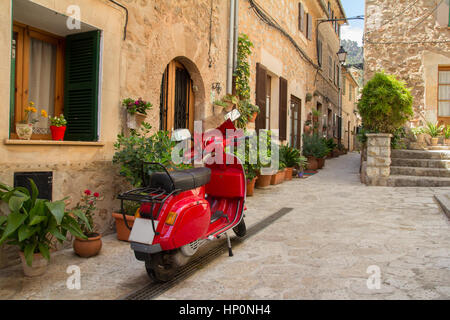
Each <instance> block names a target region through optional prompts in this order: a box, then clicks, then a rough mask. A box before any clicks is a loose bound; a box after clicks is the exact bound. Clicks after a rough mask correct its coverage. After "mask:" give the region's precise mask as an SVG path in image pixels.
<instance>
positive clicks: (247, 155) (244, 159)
mask: <svg viewBox="0 0 450 320" xmlns="http://www.w3.org/2000/svg"><path fill="white" fill-rule="evenodd" d="M245 135H246V136H247V135H248V133H245ZM250 141H251V139H245V149H244V153H242V149H240V148H236V149H235V151H234V154H235V155H236V156H237V157H238V158H239V160H240V161H241V163H242V165H243V167H244V171H245V176H246V178H247V180H253V179H254V178H256V177H257V176H258V174H259V170H260V169H261V164H260V163H259V162H258V161H252V160H254V159H252V155H255V156H257V144H255V143H251V142H250Z"/></svg>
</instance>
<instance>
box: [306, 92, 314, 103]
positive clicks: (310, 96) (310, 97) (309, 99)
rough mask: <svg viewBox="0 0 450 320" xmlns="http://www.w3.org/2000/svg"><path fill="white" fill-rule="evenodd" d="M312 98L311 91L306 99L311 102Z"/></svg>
mask: <svg viewBox="0 0 450 320" xmlns="http://www.w3.org/2000/svg"><path fill="white" fill-rule="evenodd" d="M312 99H313V95H312V94H311V93H309V92H308V93H307V94H306V97H305V101H306V102H310V101H312Z"/></svg>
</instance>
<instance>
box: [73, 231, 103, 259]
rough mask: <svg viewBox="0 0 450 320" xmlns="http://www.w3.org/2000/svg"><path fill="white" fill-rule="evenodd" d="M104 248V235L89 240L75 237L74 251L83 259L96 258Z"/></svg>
mask: <svg viewBox="0 0 450 320" xmlns="http://www.w3.org/2000/svg"><path fill="white" fill-rule="evenodd" d="M101 248H102V235H94V236H93V237H89V238H88V239H86V240H84V239H80V238H77V237H75V240H74V241H73V250H74V251H75V253H76V254H77V255H79V256H80V257H83V258H89V257H93V256H96V255H97V254H98V253H99V252H100V250H101Z"/></svg>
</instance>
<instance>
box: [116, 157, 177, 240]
mask: <svg viewBox="0 0 450 320" xmlns="http://www.w3.org/2000/svg"><path fill="white" fill-rule="evenodd" d="M146 165H157V166H159V167H161V168H162V169H163V171H164V172H165V173H166V174H167V175H168V177H169V179H170V180H171V182H172V185H173V187H174V188H175V183H174V182H173V179H172V177H171V176H170V174H169V171H168V170H167V168H166V167H165V166H164V165H162V164H161V163H157V162H143V163H142V180H143V181H144V183H145V184H146V185H149V184H150V183H149V181H146V179H145V173H144V172H145V166H146ZM179 192H180V190H178V189H175V190H173V191H172V192H167V191H165V190H164V189H162V188H154V187H142V188H138V189H134V190H130V191H127V192H124V193H121V194H119V195H118V196H117V199H119V200H120V212H121V213H122V215H123V220H124V222H125V226H126V227H127V228H128V229H129V230H131V229H132V228H131V227H130V226H129V225H128V221H127V219H126V216H125V211H124V209H123V201H124V200H128V201H134V202H139V203H151V205H152V206H151V208H150V219H151V220H152V228H153V232H154V233H155V235H159V232H156V228H155V217H154V215H153V208H154V206H155V204H156V203H157V204H160V206H159V209H158V213H157V214H156V217H159V214H160V213H161V210H162V207H163V206H164V204H165V202H166V201H167V199H169V198H170V197H171V196H172V195H175V194H177V193H179Z"/></svg>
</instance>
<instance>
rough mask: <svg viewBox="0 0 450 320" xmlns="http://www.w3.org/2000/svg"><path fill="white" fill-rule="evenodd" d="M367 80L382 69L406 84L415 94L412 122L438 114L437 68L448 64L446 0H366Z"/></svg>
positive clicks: (416, 123)
mask: <svg viewBox="0 0 450 320" xmlns="http://www.w3.org/2000/svg"><path fill="white" fill-rule="evenodd" d="M365 17H366V19H365V44H364V57H365V81H366V82H367V81H368V80H369V79H371V78H372V76H373V75H374V73H375V72H377V71H381V70H384V71H385V72H386V73H389V74H394V75H396V76H398V78H400V79H402V80H404V81H406V82H407V85H408V87H409V88H411V91H412V95H413V97H414V110H415V117H414V120H413V126H420V125H424V124H425V122H427V121H432V122H436V121H437V120H439V121H441V122H446V123H449V124H450V121H449V120H450V118H449V117H438V114H437V110H438V109H437V108H438V96H437V95H438V89H437V83H438V68H439V67H440V66H448V65H450V29H449V25H450V24H449V1H448V0H444V1H440V0H419V1H418V2H414V5H412V4H411V3H410V2H409V1H398V2H396V5H393V4H392V1H389V0H366V14H365Z"/></svg>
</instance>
